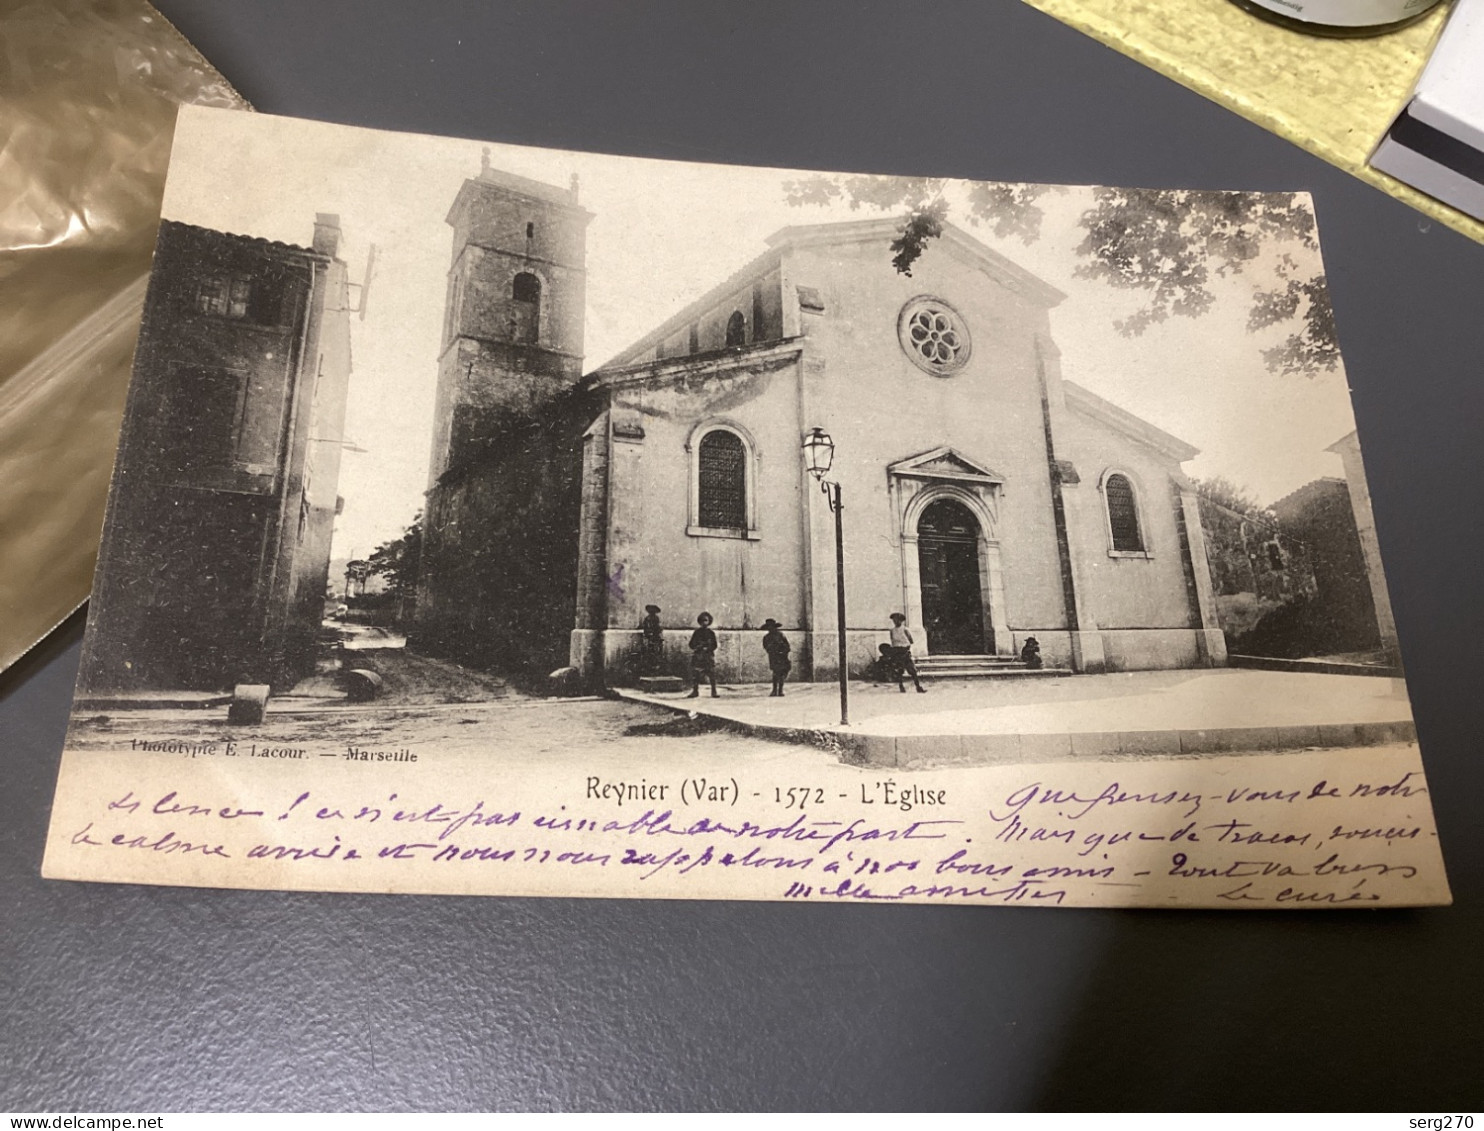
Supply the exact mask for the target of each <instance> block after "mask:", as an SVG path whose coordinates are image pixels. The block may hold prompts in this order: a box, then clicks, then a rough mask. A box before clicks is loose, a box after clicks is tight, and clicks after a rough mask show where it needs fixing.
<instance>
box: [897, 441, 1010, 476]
mask: <svg viewBox="0 0 1484 1131" xmlns="http://www.w3.org/2000/svg"><path fill="white" fill-rule="evenodd" d="M887 471H889V472H890V473H891V474H892V475H905V476H910V477H912V478H914V479H956V480H961V481H962V480H968V481H969V482H972V483H1003V482H1004V481H1005V477H1004V476H1003V475H1001V474H999V472H997V471H995V470H994V469H993V468H991V467H988V466H986V465H985V464H982V463H980V462H979V461H978V460H975V459H971V458H969V457H968V456H966V455H964V454H963V452H960V451H958V450H957V449H955V448H947V447H944V448H934V449H933V450H932V451H930V452H923V453H922V454H921V455H915V456H911V457H910V458H908V459H904V460H899V461H898V462H896V463H894V464H892V465H891V466H890V467H888V468H887Z"/></svg>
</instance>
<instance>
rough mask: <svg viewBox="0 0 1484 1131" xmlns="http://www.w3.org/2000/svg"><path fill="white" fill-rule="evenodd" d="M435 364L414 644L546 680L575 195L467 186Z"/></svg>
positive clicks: (583, 404) (565, 413)
mask: <svg viewBox="0 0 1484 1131" xmlns="http://www.w3.org/2000/svg"><path fill="white" fill-rule="evenodd" d="M447 219H448V224H449V226H450V227H451V228H452V230H453V245H452V255H451V257H450V262H449V272H448V292H447V300H446V303H445V319H444V332H443V341H442V343H441V352H440V356H439V360H438V391H437V401H436V408H435V415H434V431H433V449H432V454H431V459H430V469H429V482H428V491H427V505H426V507H425V509H424V514H423V545H422V564H421V569H420V575H419V582H418V593H417V608H416V614H415V628H414V632H413V634H412V636H411V637H410V641H411V643H412V644H414V645H415V646H416V647H418V648H420V649H422V650H425V651H428V652H431V653H434V654H436V655H441V656H447V657H450V658H452V659H455V660H458V661H460V662H462V663H466V664H473V665H477V666H480V667H494V668H499V669H503V670H526V671H529V672H532V673H545V672H549V671H551V670H552V669H554V668H557V667H560V666H562V665H563V664H564V663H565V662H566V654H567V638H568V635H569V633H570V630H571V627H572V594H573V592H574V590H575V587H576V556H577V525H578V498H579V491H580V487H581V484H580V481H579V476H580V472H581V442H582V430H583V427H584V426H585V424H586V422H587V419H588V416H589V415H590V411H591V410H590V409H589V408H588V403H589V400H590V398H589V397H588V395H587V394H586V393H585V392H584V391H583V389H582V388H581V387H580V381H581V377H582V350H583V316H584V312H585V306H586V287H587V275H586V232H587V224H588V221H589V220H590V219H591V215H590V214H589V213H588V212H586V211H585V210H584V209H583V208H582V207H581V206H580V205H579V204H578V201H577V190H576V186H575V185H574V186H573V187H572V188H571V189H560V188H555V187H553V186H551V185H546V184H542V183H540V182H538V181H533V180H529V179H527V178H524V177H519V176H515V175H513V174H509V173H504V172H501V171H499V170H495V169H491V168H490V167H489V165H488V162H487V161H486V163H485V165H484V168H482V169H481V170H480V173H479V175H478V176H477V177H471V178H470V179H469V180H467V181H465V182H464V184H463V187H462V188H461V189H460V191H459V194H458V196H457V197H456V199H455V200H454V202H453V206H452V207H451V208H450V210H449V213H448V218H447Z"/></svg>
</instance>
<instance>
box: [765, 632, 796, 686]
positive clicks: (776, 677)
mask: <svg viewBox="0 0 1484 1131" xmlns="http://www.w3.org/2000/svg"><path fill="white" fill-rule="evenodd" d="M782 628H783V626H782V625H781V624H779V623H778V622H777V621H776V620H774V619H773V618H772V617H769V618H768V619H767V620H765V621H763V629H764V631H763V651H765V652H767V653H768V670H769V671H771V672H772V673H773V692H772V695H770V696H769V698H770V699H771V698H782V696H783V681H784V680H786V679H787V678H788V673H789V669H791V668H792V667H793V663H792V662H791V661H790V660H789V658H788V653H789V643H788V637H787V636H784V635H783V633H782V631H780V630H781V629H782Z"/></svg>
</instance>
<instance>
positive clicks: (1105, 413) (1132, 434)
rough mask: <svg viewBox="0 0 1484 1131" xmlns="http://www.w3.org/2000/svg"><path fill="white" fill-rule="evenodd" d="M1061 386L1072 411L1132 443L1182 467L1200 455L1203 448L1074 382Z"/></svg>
mask: <svg viewBox="0 0 1484 1131" xmlns="http://www.w3.org/2000/svg"><path fill="white" fill-rule="evenodd" d="M1061 385H1062V390H1063V392H1064V393H1065V394H1066V398H1067V406H1068V407H1069V408H1073V409H1076V410H1077V411H1079V412H1081V413H1082V414H1083V415H1085V416H1090V417H1092V418H1093V419H1094V420H1096V421H1098V422H1100V423H1102V424H1105V425H1107V426H1108V427H1109V428H1112V429H1114V430H1115V431H1118V432H1122V433H1123V434H1124V435H1125V436H1127V437H1129V438H1130V439H1133V440H1137V441H1139V442H1140V443H1142V444H1147V445H1148V446H1149V447H1151V448H1153V449H1154V450H1155V451H1157V452H1162V453H1164V454H1165V455H1167V456H1170V457H1172V458H1173V459H1176V460H1179V461H1180V462H1182V463H1183V462H1184V461H1185V460H1188V459H1194V458H1195V457H1196V456H1198V455H1200V454H1201V450H1200V448H1197V447H1194V446H1193V445H1191V444H1187V443H1186V442H1185V441H1184V440H1182V439H1180V437H1179V436H1173V435H1171V434H1170V433H1168V432H1166V431H1165V430H1164V429H1163V428H1156V427H1155V426H1154V425H1153V424H1150V423H1149V421H1147V420H1145V419H1143V418H1142V417H1138V416H1135V415H1134V414H1133V413H1131V412H1129V411H1128V410H1127V409H1122V408H1119V407H1118V406H1117V405H1116V404H1114V403H1113V402H1112V401H1105V400H1103V398H1102V397H1100V396H1098V395H1097V394H1096V393H1094V392H1092V391H1091V390H1088V389H1084V388H1083V387H1082V386H1081V385H1078V384H1077V383H1076V382H1074V381H1063V382H1062V383H1061Z"/></svg>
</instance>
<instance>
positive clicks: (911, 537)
mask: <svg viewBox="0 0 1484 1131" xmlns="http://www.w3.org/2000/svg"><path fill="white" fill-rule="evenodd" d="M886 470H887V479H888V484H889V489H890V494H891V499H892V506H893V509H894V511H895V514H896V517H897V540H898V543H899V544H900V547H901V555H902V612H903V613H904V614H905V615H906V617H907V627H908V628H909V629H910V630H911V632H912V635H913V637H914V638H915V639H917V640H918V641H919V642H920V646H921V648H922V650H923V653H924V654H926V652H927V650H928V641H927V630H926V628H925V627H924V625H923V623H922V573H921V568H920V565H919V558H918V536H917V523H918V521H919V520H920V519H921V518H922V513H923V511H925V510H927V508H928V507H929V506H930V505H931V504H933V503H935V502H937V501H938V500H939V499H953V500H955V501H956V502H958V503H961V504H962V505H963V506H964V507H966V508H967V509H968V511H969V513H970V514H972V515H973V516H974V519H975V521H976V522H978V524H979V538H978V548H979V594H980V603H981V605H982V607H983V610H984V629H985V632H984V637H985V639H986V640H991V639H992V640H993V641H994V652H993V653H992V654H994V655H999V656H1012V655H1014V653H1015V647H1014V641H1013V640H1012V639H1011V636H1010V626H1009V623H1008V621H1007V620H1006V618H1005V577H1004V564H1003V559H1002V557H1001V553H1000V538H999V515H1000V497H1001V491H1002V489H1003V487H1004V484H1005V480H1004V477H1003V476H1001V475H999V474H997V473H996V472H994V471H993V470H991V469H990V468H988V467H987V466H985V465H984V464H982V463H979V462H978V461H977V460H973V459H971V458H969V457H968V456H965V455H964V454H963V453H961V452H958V451H955V450H954V449H953V448H949V447H942V448H934V449H933V450H932V451H929V452H923V453H922V454H921V455H917V456H912V457H911V458H909V459H905V460H901V461H899V462H897V463H894V464H891V465H890V466H889V467H888V468H887V469H886ZM987 654H988V653H987Z"/></svg>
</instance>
